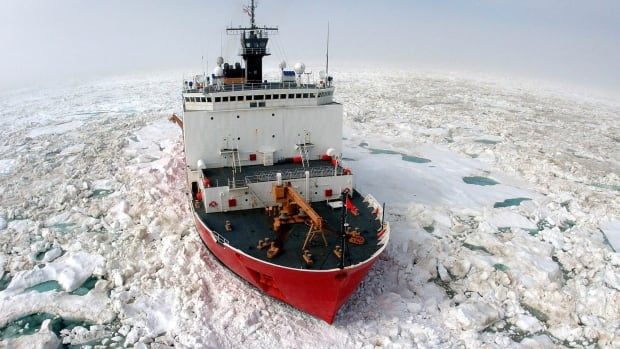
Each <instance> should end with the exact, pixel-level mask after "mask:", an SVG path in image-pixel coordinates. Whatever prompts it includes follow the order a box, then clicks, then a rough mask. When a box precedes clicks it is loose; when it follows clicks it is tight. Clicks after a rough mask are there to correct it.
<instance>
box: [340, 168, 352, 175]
mask: <svg viewBox="0 0 620 349" xmlns="http://www.w3.org/2000/svg"><path fill="white" fill-rule="evenodd" d="M342 173H343V174H344V175H345V176H346V175H350V174H351V169H350V168H347V167H345V168H344V170H343V171H342Z"/></svg>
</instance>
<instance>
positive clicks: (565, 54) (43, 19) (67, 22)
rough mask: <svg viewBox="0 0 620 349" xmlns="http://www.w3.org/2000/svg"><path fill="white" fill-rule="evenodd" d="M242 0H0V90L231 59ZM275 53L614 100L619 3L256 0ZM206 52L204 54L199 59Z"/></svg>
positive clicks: (619, 70) (272, 63)
mask: <svg viewBox="0 0 620 349" xmlns="http://www.w3.org/2000/svg"><path fill="white" fill-rule="evenodd" d="M245 3H246V1H242V0H226V1H221V0H220V1H211V0H202V1H198V0H176V1H164V0H149V1H147V0H106V1H103V0H100V1H93V0H54V1H47V0H38V1H36V0H2V1H0V90H3V89H10V88H14V87H27V86H32V85H33V84H36V85H39V84H41V85H48V84H49V83H56V82H62V81H63V80H75V79H90V78H95V77H99V76H109V75H112V76H114V75H118V74H126V73H137V72H155V71H159V70H183V71H185V70H186V71H188V72H189V71H192V70H199V71H201V70H203V67H204V66H205V65H207V64H208V65H209V67H208V70H209V71H211V70H212V69H213V63H214V62H215V58H216V57H217V56H219V55H220V54H221V55H223V56H224V57H225V58H226V60H227V61H231V62H232V61H235V60H238V59H239V57H237V56H236V54H237V48H238V39H237V38H236V37H232V36H229V35H227V34H226V32H225V30H224V29H225V27H226V26H228V25H231V24H233V25H235V26H237V25H239V24H243V25H245V24H247V23H248V17H247V15H245V14H244V13H243V12H242V11H241V9H242V6H243V5H244V4H245ZM256 15H257V22H258V24H266V25H270V26H271V25H274V26H278V27H279V29H280V30H279V34H278V35H277V36H275V37H274V38H272V39H271V41H270V46H269V47H270V49H271V52H272V53H273V55H272V56H271V57H269V58H268V59H266V61H265V68H266V69H269V68H270V67H274V68H275V67H276V66H277V64H278V62H279V61H281V60H283V59H284V60H287V62H288V63H289V66H290V65H292V64H293V63H294V62H297V61H304V62H315V63H316V62H318V63H320V62H323V60H324V57H325V47H326V31H327V23H328V22H329V25H330V64H331V65H332V67H334V69H337V68H338V67H347V66H364V67H370V68H371V69H372V67H381V68H390V67H395V68H398V69H402V68H406V69H411V70H428V69H433V70H441V71H464V72H468V73H480V74H485V75H499V76H502V77H515V78H522V79H536V80H545V81H550V82H554V83H563V84H567V85H572V86H582V87H584V88H591V89H595V90H603V91H607V92H610V93H612V94H618V95H619V96H620V44H619V43H620V1H618V0H611V1H607V0H600V1H597V0H590V1H572V0H521V1H512V0H470V1H463V0H460V1H459V0H452V1H449V0H432V1H430V0H429V1H413V0H409V1H405V0H392V1H389V0H388V1H363V0H357V1H355V0H337V1H335V0H312V1H299V0H286V1H284V0H260V1H259V2H258V9H257V13H256ZM203 57H204V58H203Z"/></svg>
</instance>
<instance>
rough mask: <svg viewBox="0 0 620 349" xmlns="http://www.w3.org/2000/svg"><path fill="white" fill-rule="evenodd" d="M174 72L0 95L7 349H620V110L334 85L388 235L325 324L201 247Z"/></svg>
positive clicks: (438, 89)
mask: <svg viewBox="0 0 620 349" xmlns="http://www.w3.org/2000/svg"><path fill="white" fill-rule="evenodd" d="M181 75H182V74H174V75H173V76H164V77H152V76H151V77H134V78H127V79H109V80H102V81H97V82H92V83H89V84H88V85H83V86H67V87H62V88H59V89H57V90H53V91H41V90H37V91H34V92H33V91H30V92H28V93H27V94H25V95H11V96H2V97H0V126H1V127H2V128H3V132H2V134H1V135H0V137H1V138H0V140H1V142H0V188H1V189H0V199H1V200H0V202H1V206H0V270H3V271H4V276H3V277H2V281H0V309H2V310H1V311H0V329H1V330H0V331H1V333H2V334H1V335H0V336H1V337H2V339H3V341H2V342H1V343H0V347H2V346H3V345H4V346H8V347H17V348H30V347H34V346H35V345H33V343H35V344H36V343H49V342H50V341H52V340H53V338H56V339H59V340H61V341H63V342H64V343H66V344H65V345H66V346H69V347H80V346H83V345H100V344H103V343H105V345H106V346H110V345H111V344H110V343H112V342H114V343H118V344H116V346H122V347H131V346H133V345H134V344H136V343H137V342H143V343H154V344H153V346H155V347H157V346H159V347H168V346H173V347H182V348H183V347H186V348H202V347H215V348H229V347H252V348H273V347H278V346H282V347H295V348H316V346H317V343H316V338H321V344H324V346H325V347H333V348H350V347H375V346H380V347H386V348H410V347H429V348H462V347H465V348H481V347H485V346H489V347H501V348H518V347H520V346H521V345H524V346H525V345H527V346H530V347H543V348H546V347H553V346H560V347H561V346H569V347H579V346H580V345H584V346H590V347H620V343H619V342H618V336H617V333H618V323H620V314H619V313H618V312H617V311H615V309H618V307H619V306H620V305H619V300H620V291H619V290H620V283H619V280H620V277H619V268H620V256H619V255H618V253H617V252H615V251H614V249H613V246H614V244H617V242H616V241H617V237H618V236H619V234H620V233H618V229H617V228H616V227H617V226H618V224H617V223H615V222H617V220H618V215H619V212H618V211H619V210H620V202H619V200H620V199H619V197H618V190H617V188H618V187H619V185H620V183H619V180H618V176H617V174H618V173H620V169H619V168H618V165H617V164H618V163H620V159H618V156H619V155H618V152H617V151H615V149H616V148H617V134H620V129H619V121H618V118H617V115H620V108H619V107H618V106H617V105H613V104H608V103H603V102H600V101H592V100H579V101H576V100H575V98H574V96H571V97H570V98H566V97H563V96H558V95H556V94H550V93H546V92H544V91H538V90H535V89H527V88H523V87H518V88H517V87H511V86H503V85H501V84H500V83H497V82H481V81H470V80H465V79H461V78H446V77H441V76H424V75H419V74H413V73H411V74H402V73H401V72H384V73H381V74H378V73H373V72H370V73H369V74H366V73H364V74H359V72H342V73H340V74H339V76H338V79H337V81H336V83H337V92H336V98H337V100H338V101H339V102H342V103H343V105H344V107H345V113H346V114H345V125H344V126H345V130H346V132H345V133H346V134H345V137H344V139H343V146H344V149H345V154H346V155H347V159H348V161H350V162H349V163H348V165H350V166H351V167H352V169H353V172H354V173H355V175H356V177H355V183H356V185H357V186H358V188H359V189H360V190H362V191H364V192H366V193H372V194H373V195H375V196H376V197H377V199H378V200H380V201H382V202H386V207H387V213H386V218H387V220H388V221H390V222H391V229H392V233H391V242H390V245H389V246H388V248H387V250H386V253H385V254H384V255H382V256H381V257H380V258H379V260H378V261H377V263H376V264H375V266H374V267H373V268H372V269H371V271H370V273H369V275H368V277H367V278H366V279H365V280H364V282H363V283H362V284H361V285H360V288H359V289H358V290H357V291H356V292H354V294H353V295H352V297H351V299H350V300H349V301H348V302H347V303H346V304H345V305H344V306H343V308H342V309H341V311H340V312H339V314H338V316H337V318H336V321H335V323H334V325H332V326H329V325H327V324H325V323H323V322H321V321H319V320H317V319H314V318H312V317H310V316H307V315H306V314H303V313H300V312H298V311H296V310H294V309H292V308H291V307H288V306H284V305H282V304H281V303H280V302H277V301H274V300H273V299H271V298H269V297H266V296H264V295H263V294H262V293H261V292H259V291H257V290H255V289H253V288H250V287H248V286H247V284H246V283H245V282H243V281H242V280H240V279H238V278H236V277H234V276H231V275H230V273H229V272H228V271H227V270H226V269H225V268H224V267H222V266H221V265H220V264H219V263H217V262H216V261H215V260H214V259H213V257H211V256H210V255H209V254H208V253H207V252H206V251H205V250H204V247H203V245H202V243H201V242H200V240H199V239H198V237H197V234H196V231H195V228H194V227H193V222H192V220H191V216H190V214H189V213H190V210H189V207H188V206H187V202H186V197H185V192H186V188H185V178H184V170H185V166H186V165H185V164H184V163H183V161H182V160H181V159H182V145H181V133H180V131H179V130H178V128H177V127H176V126H175V125H173V124H171V123H169V122H168V121H167V120H166V118H167V117H168V116H169V114H171V113H172V112H177V113H180V110H181V106H180V104H179V90H178V87H179V84H178V80H179V79H178V77H179V76H181ZM361 76H363V79H362V78H361ZM369 83H370V84H372V85H373V86H378V88H376V89H368V85H369ZM488 115H492V116H493V117H488ZM593 119H596V120H597V122H596V124H593V123H592V122H591V121H590V120H593ZM9 120H10V122H9ZM498 135H501V136H498ZM567 149H571V151H567ZM353 159H354V160H353ZM33 173H35V174H36V176H32V175H28V174H33ZM592 183H596V185H594V184H592ZM47 251H61V253H51V254H46V253H45V252H47ZM45 256H47V257H46V258H47V260H45V261H43V260H42V258H43V257H45ZM9 273H10V274H9ZM9 275H10V276H9ZM60 284H62V285H67V286H68V287H69V288H70V289H73V290H74V291H72V292H65V291H64V290H62V289H60V288H59V286H60ZM26 305H27V306H26ZM45 319H50V320H52V326H51V329H52V333H51V335H53V336H54V337H50V336H47V337H46V336H39V334H40V332H35V331H36V330H37V329H39V328H40V327H41V325H42V323H43V321H44V320H45ZM26 327H27V328H26ZM20 331H21V332H20Z"/></svg>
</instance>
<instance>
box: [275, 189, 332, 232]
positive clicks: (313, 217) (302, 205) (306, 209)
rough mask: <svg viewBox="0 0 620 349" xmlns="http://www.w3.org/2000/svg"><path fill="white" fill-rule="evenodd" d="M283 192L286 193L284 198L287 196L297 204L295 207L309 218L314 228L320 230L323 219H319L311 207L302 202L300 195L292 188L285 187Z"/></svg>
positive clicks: (304, 201)
mask: <svg viewBox="0 0 620 349" xmlns="http://www.w3.org/2000/svg"><path fill="white" fill-rule="evenodd" d="M284 190H285V191H286V196H288V197H289V198H290V199H291V200H292V201H293V202H294V203H295V204H297V206H299V208H300V209H302V210H303V211H304V212H305V213H306V214H307V215H308V217H310V220H311V221H312V224H313V225H314V226H315V227H316V228H318V229H320V228H322V227H323V218H321V216H320V215H319V214H318V213H316V211H315V210H314V209H313V208H312V206H310V204H309V203H307V202H306V200H304V198H303V197H302V196H301V194H299V193H298V192H297V191H296V190H295V189H294V188H293V187H286V188H285V189H284Z"/></svg>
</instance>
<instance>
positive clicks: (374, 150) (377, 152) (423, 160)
mask: <svg viewBox="0 0 620 349" xmlns="http://www.w3.org/2000/svg"><path fill="white" fill-rule="evenodd" d="M359 146H360V147H362V148H365V149H368V150H369V151H370V154H373V155H380V154H384V155H400V158H401V160H403V161H407V162H413V163H416V164H425V163H428V162H431V160H430V159H426V158H421V157H419V156H413V155H409V154H405V153H401V152H398V151H394V150H390V149H379V148H369V147H368V143H366V142H361V143H360V144H359Z"/></svg>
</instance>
